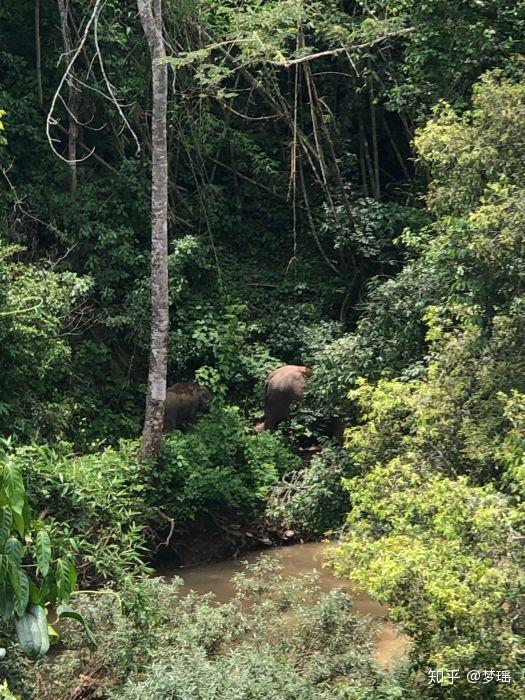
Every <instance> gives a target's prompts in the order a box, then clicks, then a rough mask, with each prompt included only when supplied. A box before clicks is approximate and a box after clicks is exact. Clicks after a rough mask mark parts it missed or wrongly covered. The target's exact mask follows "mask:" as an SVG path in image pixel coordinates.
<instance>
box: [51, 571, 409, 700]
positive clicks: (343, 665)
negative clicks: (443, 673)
mask: <svg viewBox="0 0 525 700" xmlns="http://www.w3.org/2000/svg"><path fill="white" fill-rule="evenodd" d="M179 585H180V581H178V580H175V581H173V582H172V583H165V582H163V581H162V580H161V579H155V580H150V581H144V582H143V583H141V584H140V586H138V589H140V590H139V597H140V598H141V604H140V607H141V614H140V616H139V617H137V614H136V613H137V609H136V608H135V612H132V611H130V612H126V611H125V610H124V609H122V608H121V606H120V605H119V603H118V600H117V599H116V598H115V597H114V596H111V595H107V594H106V595H104V594H101V595H92V596H82V595H78V596H76V598H75V603H76V605H77V606H78V607H79V608H80V610H81V611H82V613H83V615H84V616H85V617H86V619H87V620H88V622H89V623H90V624H91V625H93V627H94V628H95V632H96V633H97V637H98V638H99V639H100V646H99V648H98V649H97V650H95V651H88V650H87V649H86V648H85V644H84V642H83V641H82V639H81V637H80V636H79V635H78V633H77V631H76V630H75V629H73V628H72V627H69V626H68V627H66V628H65V629H64V635H63V644H64V647H65V651H64V652H62V653H61V654H60V655H59V656H58V658H57V660H56V661H55V662H53V661H51V660H50V661H46V662H45V664H43V665H42V666H41V668H40V669H38V672H37V676H38V678H37V680H38V681H39V688H40V689H41V690H40V692H39V695H38V697H39V700H65V698H68V697H71V692H72V689H73V688H78V687H79V686H80V684H81V683H84V684H85V687H86V690H87V689H88V688H89V685H90V684H91V688H92V692H93V690H94V689H96V691H97V693H98V695H99V696H101V697H110V698H114V699H115V700H117V699H118V700H134V699H135V698H137V699H138V698H155V700H163V699H164V698H165V699H166V700H168V699H169V700H178V699H180V700H190V699H191V700H194V699H196V698H201V699H202V700H224V699H225V698H238V699H239V700H243V699H245V700H248V699H250V700H252V699H260V700H286V699H292V698H293V699H294V700H295V699H296V698H300V699H301V700H307V699H311V700H329V699H330V700H332V699H333V698H347V699H349V698H355V699H356V700H357V699H360V700H365V698H367V699H368V698H370V699H371V698H382V697H385V698H388V697H399V696H400V693H401V689H400V688H399V682H398V681H397V680H396V678H395V676H394V675H392V674H389V673H387V672H384V671H382V670H381V669H379V668H378V667H377V666H376V664H375V663H374V661H373V660H372V658H371V657H370V652H371V651H372V648H373V642H372V638H373V637H372V635H373V629H374V628H373V627H371V626H370V621H369V620H368V619H367V618H364V617H362V616H361V615H358V614H355V613H353V612H352V610H351V599H350V598H349V596H348V595H346V594H345V593H343V592H341V591H332V592H331V593H328V594H326V593H322V592H321V590H320V587H319V585H318V584H317V582H316V580H315V577H302V578H300V579H283V577H282V576H281V574H280V567H279V563H278V562H276V561H275V560H272V559H270V558H266V559H262V560H259V562H258V563H257V564H255V565H253V566H252V567H250V568H249V569H248V570H247V572H246V573H244V574H242V575H239V576H238V577H237V580H236V584H235V585H236V593H235V595H234V597H233V599H232V600H231V601H230V602H228V603H224V604H221V605H218V604H216V603H215V601H214V599H213V596H211V595H207V596H197V595H195V594H190V595H187V596H185V597H181V595H180V592H179ZM82 677H83V680H82ZM396 692H397V695H396V694H395V693H396ZM405 697H409V696H408V695H406V696H405Z"/></svg>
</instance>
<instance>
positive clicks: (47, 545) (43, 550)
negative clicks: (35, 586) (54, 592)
mask: <svg viewBox="0 0 525 700" xmlns="http://www.w3.org/2000/svg"><path fill="white" fill-rule="evenodd" d="M36 561H37V565H38V569H39V571H40V573H41V574H42V576H44V577H45V576H47V574H48V572H49V565H50V563H51V540H50V539H49V535H48V534H47V532H46V531H45V530H40V531H39V532H38V534H37V536H36Z"/></svg>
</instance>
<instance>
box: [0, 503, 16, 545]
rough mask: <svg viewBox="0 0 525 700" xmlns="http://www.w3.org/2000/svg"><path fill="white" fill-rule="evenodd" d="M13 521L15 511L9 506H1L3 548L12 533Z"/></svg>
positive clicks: (0, 540) (0, 533)
mask: <svg viewBox="0 0 525 700" xmlns="http://www.w3.org/2000/svg"><path fill="white" fill-rule="evenodd" d="M12 522H13V513H12V511H11V508H10V507H9V506H2V508H0V548H1V549H3V547H4V545H5V543H6V541H7V538H8V537H9V535H10V534H11V524H12Z"/></svg>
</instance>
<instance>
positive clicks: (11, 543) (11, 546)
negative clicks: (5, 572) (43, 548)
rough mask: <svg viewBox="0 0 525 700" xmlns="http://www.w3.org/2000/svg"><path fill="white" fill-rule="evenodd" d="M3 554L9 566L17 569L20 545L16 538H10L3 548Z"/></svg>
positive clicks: (20, 557)
mask: <svg viewBox="0 0 525 700" xmlns="http://www.w3.org/2000/svg"><path fill="white" fill-rule="evenodd" d="M4 554H5V555H6V557H7V561H8V563H9V565H10V566H12V567H14V568H16V569H17V568H18V567H19V566H20V563H21V561H22V544H21V543H20V540H18V539H17V538H16V537H10V538H9V539H8V540H7V542H6V543H5V546H4Z"/></svg>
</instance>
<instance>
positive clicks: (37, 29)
mask: <svg viewBox="0 0 525 700" xmlns="http://www.w3.org/2000/svg"><path fill="white" fill-rule="evenodd" d="M35 52H36V89H37V95H38V106H39V107H40V109H44V94H43V91H42V46H41V43H40V0H35Z"/></svg>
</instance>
